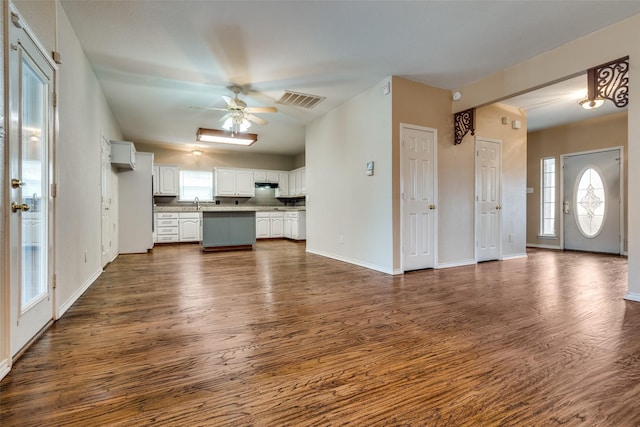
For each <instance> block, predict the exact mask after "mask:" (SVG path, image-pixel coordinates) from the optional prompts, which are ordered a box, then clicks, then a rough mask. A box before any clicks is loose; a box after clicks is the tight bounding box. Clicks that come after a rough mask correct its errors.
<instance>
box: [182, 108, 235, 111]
mask: <svg viewBox="0 0 640 427" xmlns="http://www.w3.org/2000/svg"><path fill="white" fill-rule="evenodd" d="M189 108H191V109H193V110H208V111H229V109H227V108H214V107H189Z"/></svg>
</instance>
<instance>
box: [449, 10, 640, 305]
mask: <svg viewBox="0 0 640 427" xmlns="http://www.w3.org/2000/svg"><path fill="white" fill-rule="evenodd" d="M638 40H640V14H638V15H635V16H632V17H630V18H628V19H626V20H624V21H621V22H619V23H617V24H614V25H611V26H608V27H606V28H603V29H602V30H600V31H596V32H594V33H591V34H588V35H586V36H584V37H581V38H579V39H576V40H574V41H572V42H569V43H567V44H565V45H563V46H561V47H558V48H556V49H553V50H550V51H548V52H546V53H544V54H542V55H538V56H536V57H533V58H531V59H529V60H526V61H523V62H521V63H519V64H517V65H514V66H513V67H509V68H507V69H505V70H502V71H500V72H498V73H495V74H493V75H491V76H488V77H486V78H484V79H481V80H478V81H477V82H475V83H473V84H470V85H467V86H464V87H461V88H458V90H460V91H461V92H462V94H463V97H462V100H461V101H459V102H456V103H455V104H454V106H453V110H454V111H462V110H465V109H466V108H469V107H473V106H478V105H485V104H488V103H492V102H494V101H497V100H500V99H504V98H506V97H509V96H511V95H514V94H518V93H522V92H525V91H527V90H530V89H532V88H536V87H539V86H542V85H546V84H548V83H551V82H555V81H558V80H561V79H564V78H566V77H568V76H572V75H576V74H579V73H584V72H585V70H587V69H588V68H590V67H593V66H596V65H598V64H603V63H605V62H608V61H611V60H614V59H616V58H621V57H623V56H627V55H629V58H630V67H629V82H630V85H629V107H628V114H629V119H628V122H627V139H628V150H627V156H628V165H629V167H628V169H627V170H628V182H631V183H633V182H640V84H634V83H633V82H638V81H640V63H639V58H640V43H638ZM627 202H628V204H627V206H628V208H627V209H628V213H629V215H628V221H627V223H628V227H627V242H628V243H627V246H628V255H629V264H628V265H629V267H628V272H629V273H628V293H627V296H626V298H627V299H630V300H634V301H640V215H637V212H640V187H638V186H635V187H632V188H629V191H628V197H627Z"/></svg>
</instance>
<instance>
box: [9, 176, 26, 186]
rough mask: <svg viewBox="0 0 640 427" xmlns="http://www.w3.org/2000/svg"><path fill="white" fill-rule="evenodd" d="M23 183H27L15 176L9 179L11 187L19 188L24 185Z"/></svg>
mask: <svg viewBox="0 0 640 427" xmlns="http://www.w3.org/2000/svg"><path fill="white" fill-rule="evenodd" d="M25 185H27V183H26V182H22V181H20V180H19V179H17V178H12V179H11V188H20V187H24V186H25Z"/></svg>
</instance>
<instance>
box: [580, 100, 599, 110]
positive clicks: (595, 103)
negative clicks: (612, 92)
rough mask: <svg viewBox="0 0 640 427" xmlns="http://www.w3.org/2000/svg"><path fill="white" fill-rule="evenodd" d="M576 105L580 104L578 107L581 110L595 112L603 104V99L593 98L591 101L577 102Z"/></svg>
mask: <svg viewBox="0 0 640 427" xmlns="http://www.w3.org/2000/svg"><path fill="white" fill-rule="evenodd" d="M578 104H580V106H581V107H582V108H584V109H585V110H595V109H596V108H598V107H602V105H603V104H604V99H602V98H593V99H589V98H586V99H583V100H582V101H580V102H578Z"/></svg>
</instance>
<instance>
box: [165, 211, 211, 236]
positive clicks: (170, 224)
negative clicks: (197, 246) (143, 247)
mask: <svg viewBox="0 0 640 427" xmlns="http://www.w3.org/2000/svg"><path fill="white" fill-rule="evenodd" d="M200 221H201V220H200V212H158V213H156V214H155V236H156V240H155V243H176V242H199V241H200V240H201V236H200V234H201V232H200V230H201V226H200Z"/></svg>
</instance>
